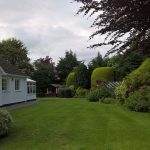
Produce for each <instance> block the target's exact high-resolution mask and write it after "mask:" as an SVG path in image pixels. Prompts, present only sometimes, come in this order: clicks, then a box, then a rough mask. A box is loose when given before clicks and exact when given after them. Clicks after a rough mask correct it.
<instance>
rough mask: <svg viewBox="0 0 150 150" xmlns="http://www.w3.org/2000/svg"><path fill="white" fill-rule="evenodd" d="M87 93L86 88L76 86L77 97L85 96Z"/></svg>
mask: <svg viewBox="0 0 150 150" xmlns="http://www.w3.org/2000/svg"><path fill="white" fill-rule="evenodd" d="M88 93H89V90H88V89H84V88H81V87H78V88H77V90H76V96H77V97H86V96H87V94H88Z"/></svg>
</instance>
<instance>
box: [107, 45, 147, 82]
mask: <svg viewBox="0 0 150 150" xmlns="http://www.w3.org/2000/svg"><path fill="white" fill-rule="evenodd" d="M147 57H148V55H147V54H145V53H144V52H143V51H138V50H137V46H136V44H134V45H132V46H130V48H129V49H128V50H126V52H124V53H123V54H117V55H115V56H113V57H112V58H110V59H109V62H108V65H109V66H111V67H113V68H115V72H116V75H115V76H116V80H122V79H123V78H124V77H125V76H127V75H128V74H129V73H131V72H132V71H133V70H135V69H137V68H138V67H139V66H140V65H141V64H142V62H143V61H144V59H145V58H147Z"/></svg>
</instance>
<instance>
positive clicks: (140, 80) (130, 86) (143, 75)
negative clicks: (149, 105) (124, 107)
mask: <svg viewBox="0 0 150 150" xmlns="http://www.w3.org/2000/svg"><path fill="white" fill-rule="evenodd" d="M146 85H147V86H150V58H148V59H146V60H145V61H144V62H143V64H142V65H141V66H140V67H139V68H138V69H136V70H135V71H133V72H132V73H130V74H129V75H128V76H127V77H126V78H125V79H124V80H123V82H122V83H121V84H120V85H119V86H118V87H117V88H116V90H115V94H116V98H117V99H118V102H119V103H121V104H124V103H125V100H126V98H128V97H129V95H130V93H131V92H134V91H136V90H139V89H140V88H141V87H142V86H146Z"/></svg>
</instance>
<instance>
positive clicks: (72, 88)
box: [69, 85, 76, 95]
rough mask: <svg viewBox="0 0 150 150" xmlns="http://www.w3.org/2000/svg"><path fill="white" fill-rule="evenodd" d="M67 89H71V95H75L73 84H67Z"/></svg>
mask: <svg viewBox="0 0 150 150" xmlns="http://www.w3.org/2000/svg"><path fill="white" fill-rule="evenodd" d="M69 89H71V91H72V95H75V93H76V91H75V87H74V85H70V86H69Z"/></svg>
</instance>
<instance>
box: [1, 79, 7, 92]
mask: <svg viewBox="0 0 150 150" xmlns="http://www.w3.org/2000/svg"><path fill="white" fill-rule="evenodd" d="M4 81H5V82H4ZM7 91H8V80H7V79H6V78H2V92H7Z"/></svg>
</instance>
